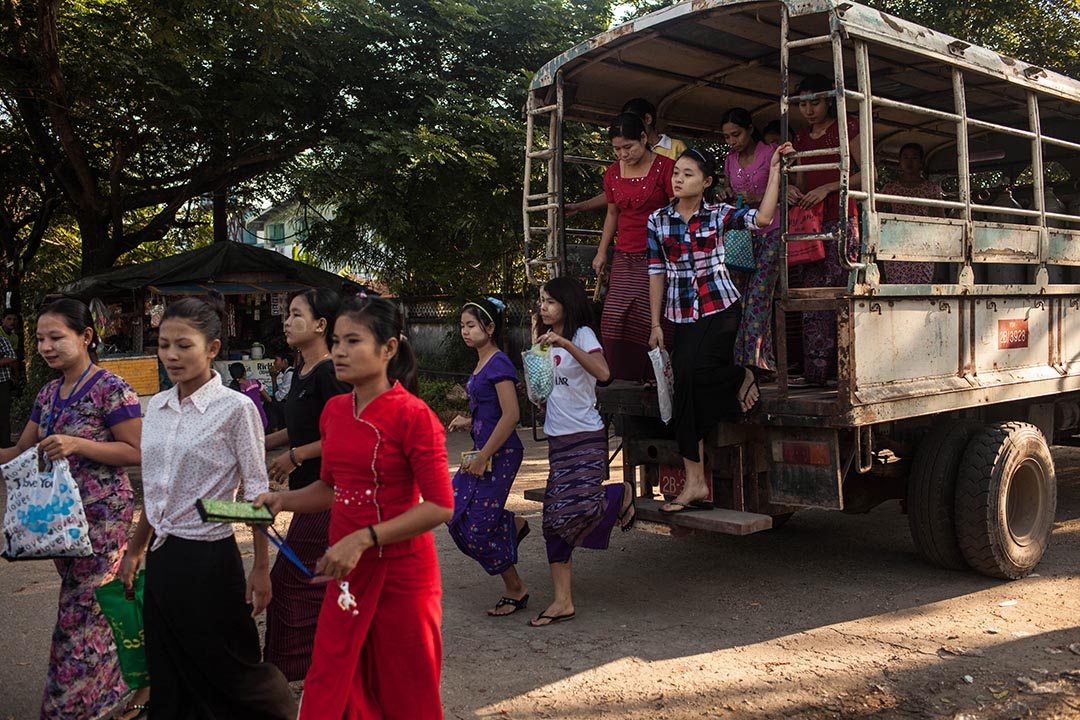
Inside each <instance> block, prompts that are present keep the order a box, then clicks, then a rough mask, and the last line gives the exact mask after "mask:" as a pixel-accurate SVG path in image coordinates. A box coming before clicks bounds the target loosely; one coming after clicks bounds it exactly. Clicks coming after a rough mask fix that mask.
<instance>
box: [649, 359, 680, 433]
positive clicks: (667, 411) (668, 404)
mask: <svg viewBox="0 0 1080 720" xmlns="http://www.w3.org/2000/svg"><path fill="white" fill-rule="evenodd" d="M649 361H650V362H652V368H653V374H655V375H656V399H657V400H658V401H659V403H660V419H661V420H663V421H664V423H665V424H666V423H669V422H671V415H672V408H674V406H675V372H674V371H673V370H672V369H671V356H670V355H668V351H667V350H661V349H660V348H658V347H654V348H653V349H652V350H650V351H649Z"/></svg>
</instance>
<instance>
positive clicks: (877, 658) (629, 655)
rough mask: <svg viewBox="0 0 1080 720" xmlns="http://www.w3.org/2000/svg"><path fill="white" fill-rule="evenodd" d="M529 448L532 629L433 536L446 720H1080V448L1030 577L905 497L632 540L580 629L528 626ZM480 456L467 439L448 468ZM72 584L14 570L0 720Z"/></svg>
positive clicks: (39, 655)
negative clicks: (918, 513) (948, 538)
mask: <svg viewBox="0 0 1080 720" xmlns="http://www.w3.org/2000/svg"><path fill="white" fill-rule="evenodd" d="M521 435H522V438H523V439H525V440H526V445H527V450H526V459H525V464H524V465H523V467H522V472H521V473H520V475H519V477H518V482H517V485H516V486H515V488H514V492H513V493H512V495H511V500H510V507H511V509H513V510H515V511H518V512H521V513H523V514H524V515H525V516H526V517H527V518H528V519H529V520H530V522H531V523H532V524H533V526H534V533H533V534H532V535H530V536H529V538H527V539H526V540H525V542H524V543H523V544H522V561H521V564H520V565H519V570H520V572H521V573H522V575H523V577H524V578H525V579H526V581H527V582H528V583H529V585H530V590H531V596H532V599H531V602H530V607H529V611H528V612H529V613H530V614H528V615H527V614H525V613H517V614H515V615H513V616H510V617H505V618H488V617H487V616H486V615H485V614H484V610H485V609H486V608H488V607H490V606H491V605H493V604H494V602H495V600H497V599H498V597H499V594H500V593H499V590H500V588H501V583H500V582H499V581H498V580H497V579H492V578H489V577H488V576H487V575H486V574H484V573H483V571H482V570H480V568H479V566H477V565H476V564H475V563H473V562H472V561H469V560H467V559H466V558H464V557H463V556H462V555H461V554H460V553H458V551H457V549H456V548H455V546H454V544H453V542H452V541H451V540H450V538H449V536H448V535H447V533H446V531H445V529H442V528H440V529H438V530H437V531H436V540H437V543H438V546H439V550H440V557H441V562H442V571H443V586H444V599H443V604H444V623H443V639H444V658H445V660H444V674H443V700H444V706H445V710H446V716H447V717H448V718H500V719H501V718H513V719H514V720H531V719H532V718H570V719H579V718H580V719H582V720H585V719H587V718H628V719H638V718H640V719H642V720H644V719H645V718H649V719H659V720H665V719H671V720H675V719H682V718H699V717H700V718H806V719H814V720H817V719H818V718H871V717H872V718H950V719H953V720H990V719H998V718H1001V719H1005V718H1026V717H1031V718H1075V717H1080V628H1078V627H1077V616H1078V610H1080V580H1078V579H1077V573H1078V571H1080V451H1077V450H1073V449H1069V448H1055V450H1054V457H1055V461H1056V463H1057V468H1058V476H1059V495H1058V513H1057V523H1056V524H1055V528H1054V538H1053V541H1052V542H1051V546H1050V549H1049V550H1048V552H1047V554H1046V556H1045V557H1044V559H1043V562H1042V563H1041V564H1040V565H1039V567H1038V568H1037V572H1036V574H1035V575H1033V576H1031V577H1029V578H1026V579H1024V580H1021V581H1016V582H1003V581H998V580H993V579H990V578H984V577H981V576H978V575H975V574H973V573H970V572H952V571H946V570H940V569H937V568H933V567H930V566H928V565H926V564H925V563H923V562H922V561H920V560H919V559H918V558H917V557H916V556H915V553H914V549H913V545H912V542H911V539H910V537H909V536H908V531H907V521H906V518H905V517H904V516H903V515H902V514H901V512H900V506H899V503H897V502H889V503H886V504H884V505H882V506H879V507H878V508H876V509H875V510H873V511H872V512H870V513H868V514H865V515H856V516H850V515H843V514H840V513H832V512H823V511H807V512H803V513H799V514H797V515H796V516H795V517H794V518H793V519H792V520H791V521H790V522H789V523H788V524H787V525H786V526H785V527H784V528H782V529H780V530H775V531H769V532H766V533H760V534H758V535H751V536H748V537H742V538H736V537H726V536H708V535H705V536H692V537H689V538H679V539H673V538H670V537H664V536H660V535H655V534H649V533H644V532H633V533H627V534H621V533H616V537H613V539H612V543H611V547H610V549H608V550H607V551H603V552H596V551H580V552H579V553H577V554H576V555H575V567H574V577H575V595H574V597H575V603H576V609H577V613H578V616H577V618H576V619H575V620H574V621H572V622H568V623H563V624H560V625H557V626H554V627H548V628H530V627H528V626H527V625H526V622H525V621H526V619H527V618H528V617H530V616H531V614H535V613H538V612H539V611H540V610H542V609H543V608H544V607H546V605H547V603H548V602H549V601H550V598H551V582H550V578H549V576H548V572H547V565H546V562H545V559H544V551H543V541H542V538H541V536H540V533H539V532H536V530H539V524H540V507H539V505H537V504H535V503H532V502H528V501H525V500H523V499H522V496H521V492H522V491H523V490H524V489H526V488H529V487H535V486H538V485H542V484H543V481H544V477H545V475H546V470H547V466H546V455H545V453H546V450H545V447H544V446H543V445H538V444H536V443H533V442H532V441H531V439H530V438H529V433H528V432H526V431H522V433H521ZM465 442H467V438H466V437H465V436H463V435H460V434H458V435H454V436H451V439H450V441H449V450H450V457H452V458H453V457H457V456H458V454H459V453H460V451H461V450H462V449H467V448H465V447H463V443H465ZM613 476H614V477H618V468H614V474H613ZM240 537H241V540H242V543H243V548H244V550H245V552H246V553H250V539H249V536H247V535H246V534H244V533H240ZM58 586H59V581H58V579H57V577H56V574H55V572H54V571H53V570H52V567H51V564H50V563H43V562H24V563H6V564H3V565H0V597H2V598H3V608H4V614H3V617H4V625H5V630H6V632H5V633H4V635H5V643H4V648H3V649H2V650H0V657H3V662H0V687H2V688H3V691H2V697H0V718H20V719H22V718H34V717H36V716H37V707H38V699H39V698H40V693H41V688H42V684H43V679H44V674H45V666H46V661H47V653H48V642H49V634H50V632H51V625H52V619H53V614H54V612H55V609H54V608H55V602H56V593H57V589H58Z"/></svg>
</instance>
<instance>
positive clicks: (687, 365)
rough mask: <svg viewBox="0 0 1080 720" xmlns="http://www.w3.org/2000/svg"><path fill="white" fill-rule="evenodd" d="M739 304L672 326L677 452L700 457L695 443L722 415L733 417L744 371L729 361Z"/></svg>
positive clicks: (736, 328)
mask: <svg viewBox="0 0 1080 720" xmlns="http://www.w3.org/2000/svg"><path fill="white" fill-rule="evenodd" d="M740 314H741V311H740V310H739V303H737V302H736V303H732V304H731V306H729V307H728V308H727V309H726V310H723V311H722V312H718V313H713V314H712V315H707V316H705V317H703V318H700V319H699V320H697V321H696V322H693V323H678V324H676V325H675V349H674V351H673V352H672V355H671V368H672V370H673V371H674V373H675V407H674V408H673V412H672V422H673V423H674V426H675V439H676V440H677V441H678V443H679V454H680V455H682V456H683V457H684V458H686V459H688V460H693V461H700V460H701V457H700V456H699V455H698V441H699V440H702V439H704V437H705V436H706V435H707V434H708V433H709V431H710V430H712V429H713V428H714V427H715V426H716V424H717V423H719V422H720V421H721V420H725V419H734V418H736V417H738V415H739V398H738V393H739V388H740V387H741V386H742V383H743V380H745V378H746V371H745V369H744V368H742V367H741V366H739V365H736V364H735V359H734V349H735V337H736V335H738V332H739V318H740Z"/></svg>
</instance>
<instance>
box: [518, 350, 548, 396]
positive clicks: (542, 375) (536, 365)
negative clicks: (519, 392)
mask: <svg viewBox="0 0 1080 720" xmlns="http://www.w3.org/2000/svg"><path fill="white" fill-rule="evenodd" d="M521 367H522V369H523V370H524V372H523V373H522V374H523V375H525V390H526V392H528V394H529V400H531V401H532V402H533V403H535V404H536V405H540V404H542V403H543V402H544V401H545V400H547V399H548V395H550V394H551V390H552V389H553V388H554V387H555V360H554V358H553V357H552V355H551V348H550V347H547V346H543V345H540V344H536V345H533V346H532V347H531V348H529V349H528V350H526V351H525V352H523V353H521Z"/></svg>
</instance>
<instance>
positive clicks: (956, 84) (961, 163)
mask: <svg viewBox="0 0 1080 720" xmlns="http://www.w3.org/2000/svg"><path fill="white" fill-rule="evenodd" d="M952 82H953V105H954V106H955V112H956V114H957V115H959V116H960V120H959V121H958V122H957V123H956V178H957V180H958V181H959V186H960V187H959V191H960V202H962V203H964V268H962V269H961V271H960V276H961V278H963V276H964V275H965V272H966V274H967V275H968V276H970V277H971V279H972V280H974V277H973V275H972V268H971V263H972V260H973V258H974V257H975V230H974V227H973V226H972V224H971V162H970V160H969V155H968V152H969V149H968V126H967V119H968V118H967V99H966V96H965V93H964V75H963V73H961V72H960V69H959V68H955V67H954V68H953V70H952Z"/></svg>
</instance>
